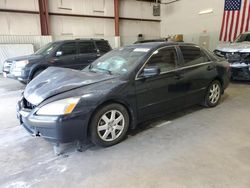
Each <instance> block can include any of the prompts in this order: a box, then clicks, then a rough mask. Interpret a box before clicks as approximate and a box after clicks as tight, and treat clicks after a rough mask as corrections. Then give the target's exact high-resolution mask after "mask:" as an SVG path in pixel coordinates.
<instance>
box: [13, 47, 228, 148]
mask: <svg viewBox="0 0 250 188" xmlns="http://www.w3.org/2000/svg"><path fill="white" fill-rule="evenodd" d="M229 79H230V70H229V64H228V62H227V61H225V60H222V59H218V58H216V57H215V56H214V55H213V54H212V53H210V52H209V51H207V50H205V49H202V48H200V47H198V46H196V45H193V44H186V43H165V42H153V43H145V44H135V45H131V46H127V47H123V48H119V49H116V50H113V51H111V52H109V53H107V54H105V55H104V56H102V57H100V58H99V59H97V60H96V61H94V62H93V63H92V64H91V65H90V66H88V67H86V68H85V69H84V70H82V71H76V70H70V69H66V68H55V67H50V68H48V69H47V70H46V71H44V72H43V73H41V74H40V75H39V76H38V77H36V78H35V79H34V80H32V81H31V82H30V83H29V84H28V85H27V87H26V89H25V91H24V94H23V97H22V99H21V100H20V101H19V102H18V105H17V114H18V117H19V119H20V123H21V125H22V126H23V127H24V128H25V129H26V130H27V131H28V132H30V133H31V134H32V135H36V136H41V137H43V138H45V139H46V140H49V141H52V142H55V143H65V142H71V141H84V140H86V139H90V140H91V141H92V142H93V143H95V144H97V145H100V146H111V145H114V144H117V143H119V142H120V141H122V140H123V139H124V137H125V136H126V133H127V131H128V129H134V128H136V126H137V125H138V123H140V122H143V121H146V120H149V119H151V118H155V117H159V116H161V115H163V114H166V113H169V112H173V111H176V110H179V109H181V108H183V107H187V106H190V105H194V104H198V103H202V104H204V105H205V106H207V107H214V106H216V105H217V104H218V103H219V101H220V98H221V95H222V94H223V93H224V90H225V89H226V88H227V86H228V83H229Z"/></svg>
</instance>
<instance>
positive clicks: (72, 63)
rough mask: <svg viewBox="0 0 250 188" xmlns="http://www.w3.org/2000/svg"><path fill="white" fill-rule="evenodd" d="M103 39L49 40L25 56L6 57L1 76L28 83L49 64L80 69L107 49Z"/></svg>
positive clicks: (109, 48)
mask: <svg viewBox="0 0 250 188" xmlns="http://www.w3.org/2000/svg"><path fill="white" fill-rule="evenodd" d="M110 50H111V47H110V45H109V43H108V41H106V40H103V39H76V40H64V41H57V42H52V43H49V44H47V45H46V46H44V47H43V48H41V49H40V50H38V51H37V52H36V53H34V54H32V55H28V56H22V57H16V58H12V59H7V60H6V61H5V63H4V65H3V75H4V76H5V77H9V78H14V79H17V80H19V81H20V82H22V83H28V82H29V81H30V80H32V79H33V78H34V77H36V76H37V75H38V74H40V73H41V72H42V71H43V70H45V69H46V68H48V67H50V66H55V67H64V68H71V69H78V70H81V69H83V68H84V67H86V66H88V65H89V64H90V63H92V62H93V61H94V60H96V59H97V58H99V57H100V56H102V55H103V54H105V53H106V52H108V51H110Z"/></svg>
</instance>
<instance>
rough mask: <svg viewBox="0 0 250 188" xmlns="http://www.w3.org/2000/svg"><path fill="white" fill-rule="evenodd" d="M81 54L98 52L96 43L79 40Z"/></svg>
mask: <svg viewBox="0 0 250 188" xmlns="http://www.w3.org/2000/svg"><path fill="white" fill-rule="evenodd" d="M79 52H80V54H89V53H96V49H95V45H94V43H93V42H91V41H89V42H79Z"/></svg>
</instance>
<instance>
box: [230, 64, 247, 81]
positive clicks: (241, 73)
mask: <svg viewBox="0 0 250 188" xmlns="http://www.w3.org/2000/svg"><path fill="white" fill-rule="evenodd" d="M230 67H231V73H232V79H233V80H250V62H248V63H246V62H239V63H231V64H230Z"/></svg>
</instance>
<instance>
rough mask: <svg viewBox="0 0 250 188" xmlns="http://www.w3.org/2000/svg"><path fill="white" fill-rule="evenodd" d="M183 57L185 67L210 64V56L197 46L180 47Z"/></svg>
mask: <svg viewBox="0 0 250 188" xmlns="http://www.w3.org/2000/svg"><path fill="white" fill-rule="evenodd" d="M180 50H181V52H182V55H183V60H184V66H190V65H196V64H199V63H205V62H209V61H210V59H209V58H208V56H207V55H206V54H205V53H204V52H203V51H202V50H201V49H200V48H199V47H195V46H180Z"/></svg>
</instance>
